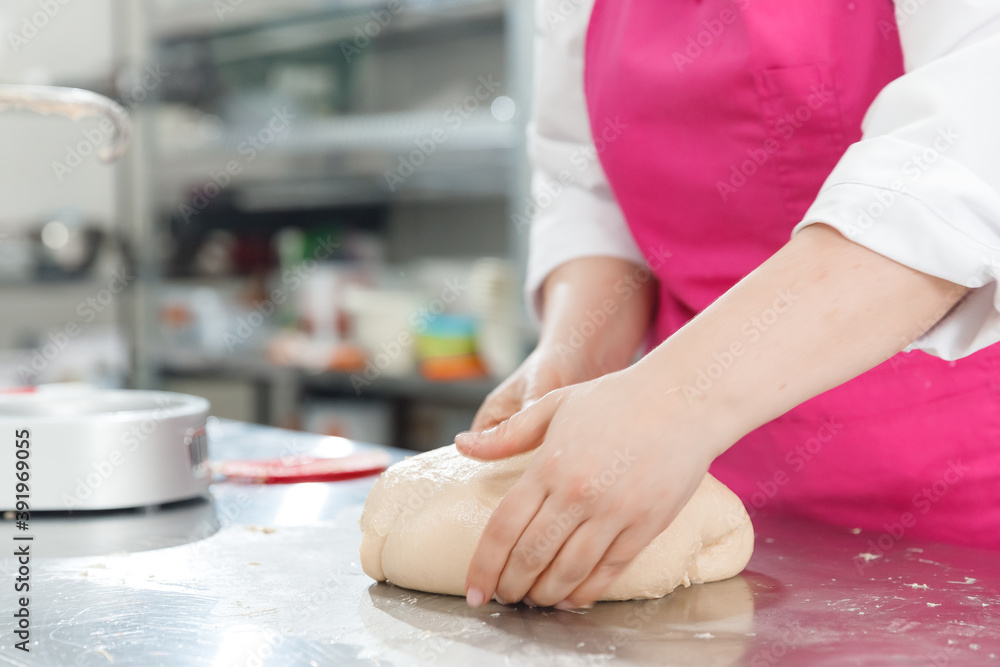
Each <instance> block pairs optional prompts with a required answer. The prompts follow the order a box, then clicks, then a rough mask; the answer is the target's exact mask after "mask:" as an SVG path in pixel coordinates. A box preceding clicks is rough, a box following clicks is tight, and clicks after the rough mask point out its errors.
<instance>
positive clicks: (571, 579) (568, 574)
mask: <svg viewBox="0 0 1000 667" xmlns="http://www.w3.org/2000/svg"><path fill="white" fill-rule="evenodd" d="M589 574H590V568H588V567H586V566H585V565H582V564H581V563H579V562H575V563H568V564H566V565H564V566H562V567H560V568H559V569H558V570H556V571H555V572H553V575H554V576H555V578H556V579H558V580H559V581H561V582H564V583H567V584H576V583H579V582H581V581H583V580H584V579H586V578H587V575H589ZM556 602H559V600H556Z"/></svg>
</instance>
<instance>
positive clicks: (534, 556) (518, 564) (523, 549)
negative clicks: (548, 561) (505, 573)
mask: <svg viewBox="0 0 1000 667" xmlns="http://www.w3.org/2000/svg"><path fill="white" fill-rule="evenodd" d="M542 555H543V554H542V552H541V551H540V550H539V549H538V548H537V547H535V546H529V545H524V544H519V545H517V546H516V547H514V551H512V552H511V554H510V562H511V564H512V565H513V566H514V568H515V569H518V570H521V571H527V572H534V571H536V570H540V569H541V565H542Z"/></svg>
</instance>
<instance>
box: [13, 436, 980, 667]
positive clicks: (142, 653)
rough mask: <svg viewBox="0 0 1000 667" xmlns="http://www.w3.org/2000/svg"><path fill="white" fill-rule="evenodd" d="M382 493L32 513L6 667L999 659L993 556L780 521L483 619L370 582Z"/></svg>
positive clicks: (320, 489)
mask: <svg viewBox="0 0 1000 667" xmlns="http://www.w3.org/2000/svg"><path fill="white" fill-rule="evenodd" d="M210 442H211V445H210V446H211V451H212V453H213V456H214V457H215V458H232V457H246V456H255V455H260V456H275V455H282V454H289V453H301V452H307V451H313V450H319V451H325V452H327V453H332V452H334V451H345V452H346V451H348V450H350V449H352V448H355V447H358V448H365V447H366V446H365V445H357V444H355V443H350V442H348V441H343V440H339V439H333V438H323V437H321V436H314V435H308V434H302V433H292V432H288V431H281V430H277V429H270V428H264V427H257V426H249V425H245V424H238V423H233V422H228V423H220V422H215V423H213V424H212V425H211V428H210ZM394 454H395V455H397V456H401V455H402V454H403V453H402V452H394ZM372 482H373V478H367V479H361V480H353V481H345V482H335V483H325V484H323V483H314V484H299V485H292V486H246V485H235V484H216V485H214V486H213V490H212V495H213V501H212V502H211V503H207V502H206V503H189V504H186V505H182V506H180V507H174V508H169V509H168V510H161V511H158V512H139V513H132V514H124V515H111V516H107V515H100V516H97V517H75V518H73V519H52V520H50V521H49V523H48V524H44V522H43V521H41V520H34V521H33V529H34V528H35V525H37V531H36V533H37V535H36V539H35V546H36V547H37V551H36V553H35V556H34V559H33V561H32V564H31V567H32V572H31V577H32V579H31V595H30V610H31V621H32V624H31V633H32V634H31V643H30V648H31V652H30V653H29V654H25V653H23V652H22V651H19V650H15V649H14V648H13V644H14V641H16V638H15V637H14V636H13V634H12V629H13V625H12V622H11V619H12V616H11V612H10V609H12V607H13V601H14V597H15V596H14V593H13V580H14V576H15V574H14V566H15V563H14V562H13V559H12V558H11V557H10V556H9V553H10V552H9V551H8V550H7V549H4V551H5V552H7V553H8V556H7V557H6V558H5V559H4V560H3V567H4V573H3V574H2V576H3V577H4V584H3V594H2V595H3V609H4V621H3V625H4V627H5V630H4V631H3V635H2V636H0V664H10V665H56V666H60V667H62V666H64V665H65V666H97V665H99V666H102V667H104V666H107V665H115V666H120V665H141V666H143V667H146V666H153V665H220V666H225V667H230V666H236V665H240V666H246V667H255V666H281V667H288V666H297V665H335V666H338V667H339V666H347V665H381V666H388V665H482V666H488V665H505V666H508V665H509V666H520V665H639V664H643V665H645V664H656V665H671V664H677V665H745V664H748V665H752V666H753V667H759V666H766V665H777V664H801V665H843V664H873V665H883V664H885V665H889V664H893V665H936V666H943V665H949V666H951V665H981V664H992V663H1000V659H998V656H1000V562H998V561H1000V558H998V557H997V556H998V554H996V553H991V552H985V551H976V550H972V549H964V548H957V547H951V546H943V545H937V544H929V543H919V542H911V541H905V540H904V541H898V542H897V541H895V540H893V541H892V543H891V544H889V540H887V539H885V538H883V539H882V543H883V545H884V546H886V545H887V546H888V548H887V549H885V550H884V553H882V554H879V553H877V551H878V550H879V549H880V548H879V547H878V546H877V545H878V541H879V539H880V537H881V536H880V535H879V534H872V533H864V532H861V533H856V532H853V531H849V530H842V529H837V528H831V527H827V526H822V525H818V524H813V523H807V522H801V521H793V520H788V519H778V518H767V517H765V518H759V519H758V520H757V521H756V522H755V523H756V526H757V547H756V552H755V554H754V557H753V560H752V561H751V562H750V565H749V567H748V568H747V570H746V571H745V572H744V573H743V574H741V575H740V576H738V577H735V578H733V579H730V580H728V581H724V582H717V583H714V584H707V585H701V586H692V587H690V588H688V589H685V590H680V591H677V592H675V593H674V594H672V595H670V596H668V597H666V598H664V599H662V600H652V601H644V602H625V603H603V604H598V605H596V606H595V607H594V608H593V609H591V610H588V611H585V612H579V613H574V612H557V611H551V610H541V609H528V608H526V607H523V606H515V607H503V606H500V605H498V604H495V603H491V604H489V605H487V606H485V607H483V608H481V609H475V610H472V609H469V608H468V607H467V606H466V605H465V603H464V601H463V600H461V599H459V598H454V597H447V596H437V595H429V594H424V593H417V592H414V591H409V590H405V589H401V588H397V587H394V586H390V585H386V584H374V583H373V582H372V581H371V580H370V579H368V578H367V577H366V576H365V575H364V573H363V572H362V571H361V567H360V564H359V562H358V555H357V546H358V544H359V541H360V533H359V530H358V525H357V519H358V517H359V516H360V512H361V505H362V503H363V502H364V499H365V496H366V494H367V492H368V489H369V488H370V487H371V484H372ZM43 524H44V525H43ZM4 529H5V539H7V540H10V538H11V534H12V532H13V526H11V525H10V522H6V525H5V527H4ZM198 537H200V538H202V539H197V540H196V541H193V542H191V541H190V540H191V539H193V538H198ZM869 540H871V541H872V543H874V544H875V547H874V548H873V546H872V543H870V542H869ZM184 542H187V543H184ZM8 544H10V542H8ZM170 545H173V546H170ZM46 551H47V552H48V553H50V554H52V553H77V554H84V555H78V556H74V557H65V556H63V557H54V556H49V557H44V553H45V552H46Z"/></svg>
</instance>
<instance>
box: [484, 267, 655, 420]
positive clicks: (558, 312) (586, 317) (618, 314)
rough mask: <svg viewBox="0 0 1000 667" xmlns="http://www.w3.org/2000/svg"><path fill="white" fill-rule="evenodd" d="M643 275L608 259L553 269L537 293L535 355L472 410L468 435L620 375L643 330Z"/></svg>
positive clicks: (647, 295) (651, 294)
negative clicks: (550, 397)
mask: <svg viewBox="0 0 1000 667" xmlns="http://www.w3.org/2000/svg"><path fill="white" fill-rule="evenodd" d="M655 290H656V286H655V280H654V279H653V278H652V276H651V275H650V273H649V270H648V269H646V268H644V267H640V266H638V265H636V264H633V263H632V262H629V261H625V260H622V259H616V258H613V257H584V258H581V259H575V260H572V261H569V262H566V263H565V264H562V265H561V266H559V267H558V268H556V269H555V270H554V271H553V272H552V273H551V274H549V276H548V278H546V280H545V284H544V286H543V295H544V296H543V311H544V313H543V316H542V331H541V336H540V338H539V342H538V347H537V348H536V349H535V351H534V352H533V353H532V354H531V356H530V357H529V358H528V359H527V360H526V361H525V362H524V364H523V365H522V366H521V367H520V368H518V370H517V371H515V372H514V373H513V374H512V375H511V376H510V377H509V378H507V380H505V381H504V382H503V383H502V384H501V385H500V386H499V387H497V389H496V390H495V391H493V392H492V393H491V394H490V396H489V397H488V398H487V399H486V401H484V403H483V405H482V407H480V409H479V411H478V413H477V414H476V418H475V420H474V422H473V425H472V430H474V431H481V430H483V429H486V428H490V427H492V426H495V425H497V424H498V423H500V422H502V421H503V420H505V419H507V418H508V417H510V416H511V415H512V414H514V413H515V412H517V411H519V410H521V409H522V408H524V407H526V406H528V405H530V404H531V403H533V402H534V401H537V400H538V399H539V398H541V397H542V396H544V395H545V394H547V393H548V392H550V391H552V390H553V389H559V388H561V387H566V386H569V385H571V384H576V383H578V382H585V381H586V380H592V379H594V378H596V377H600V376H601V375H604V374H605V373H610V372H612V371H617V370H621V369H622V368H625V367H626V366H627V365H628V364H629V363H631V362H632V359H633V357H634V355H635V353H636V351H637V350H638V348H639V345H640V343H641V342H642V340H643V337H644V336H645V334H646V331H647V330H648V328H649V322H650V316H651V313H652V309H653V302H654V298H655Z"/></svg>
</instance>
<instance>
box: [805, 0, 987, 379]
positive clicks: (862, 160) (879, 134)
mask: <svg viewBox="0 0 1000 667" xmlns="http://www.w3.org/2000/svg"><path fill="white" fill-rule="evenodd" d="M896 14H897V19H898V21H897V23H898V28H897V29H898V31H899V37H900V40H901V43H902V46H903V55H904V59H905V64H906V73H905V74H904V75H903V76H901V77H900V78H898V79H897V80H895V81H893V82H892V83H891V84H889V85H888V86H886V88H885V89H883V90H882V92H881V93H880V94H879V95H878V97H877V98H876V99H875V101H874V102H873V103H872V105H871V107H870V108H869V110H868V112H867V114H866V116H865V119H864V123H863V131H864V133H863V138H862V139H861V141H859V142H857V143H856V144H854V145H852V146H851V147H850V148H849V149H848V150H847V152H846V153H845V154H844V156H843V158H842V159H841V160H840V162H839V163H838V164H837V166H836V168H835V169H834V171H833V172H832V174H831V175H830V177H829V178H828V179H827V181H826V182H825V183H824V185H823V187H822V189H821V190H820V193H819V195H818V196H817V198H816V201H815V202H814V203H813V205H812V206H811V207H810V209H809V210H808V211H807V213H806V215H805V218H804V219H803V220H802V222H800V223H799V224H798V225H797V226H796V227H795V230H794V231H793V233H795V232H797V231H798V230H800V229H802V228H803V227H805V226H807V225H810V224H814V223H825V224H828V225H831V226H833V227H834V228H836V229H837V230H839V231H840V232H841V233H842V234H844V235H845V236H846V237H847V238H849V239H851V240H853V241H855V242H856V243H858V244H860V245H862V246H865V247H867V248H869V249H871V250H873V251H875V252H877V253H879V254H881V255H883V256H885V257H888V258H890V259H892V260H895V261H897V262H899V263H900V264H903V265H905V266H909V267H911V268H913V269H916V270H918V271H922V272H924V273H927V274H929V275H933V276H937V277H939V278H943V279H946V280H949V281H951V282H954V283H957V284H959V285H963V286H965V287H969V288H972V290H971V291H970V293H969V294H968V296H967V297H966V298H965V299H964V300H963V301H962V302H961V303H960V304H959V305H958V306H957V307H956V308H954V309H953V310H952V311H951V312H950V313H949V314H948V315H947V317H945V318H944V319H943V320H941V321H940V322H938V323H937V325H936V326H934V327H933V328H932V329H931V330H930V331H928V332H927V333H925V334H924V335H923V336H921V337H920V338H918V339H917V340H916V341H915V342H914V343H913V344H912V345H911V346H910V347H909V348H908V349H921V350H924V351H926V352H928V353H930V354H933V355H935V356H938V357H941V358H944V359H957V358H960V357H963V356H967V355H969V354H972V353H973V352H976V351H977V350H980V349H982V348H984V347H987V346H989V345H992V344H993V343H996V342H997V341H1000V293H998V291H997V281H998V280H1000V3H998V2H986V1H984V0H898V1H897V3H896ZM916 325H917V323H915V326H916Z"/></svg>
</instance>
